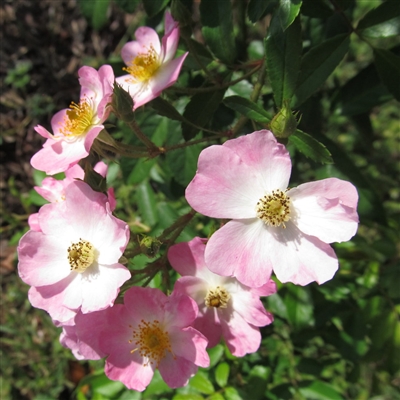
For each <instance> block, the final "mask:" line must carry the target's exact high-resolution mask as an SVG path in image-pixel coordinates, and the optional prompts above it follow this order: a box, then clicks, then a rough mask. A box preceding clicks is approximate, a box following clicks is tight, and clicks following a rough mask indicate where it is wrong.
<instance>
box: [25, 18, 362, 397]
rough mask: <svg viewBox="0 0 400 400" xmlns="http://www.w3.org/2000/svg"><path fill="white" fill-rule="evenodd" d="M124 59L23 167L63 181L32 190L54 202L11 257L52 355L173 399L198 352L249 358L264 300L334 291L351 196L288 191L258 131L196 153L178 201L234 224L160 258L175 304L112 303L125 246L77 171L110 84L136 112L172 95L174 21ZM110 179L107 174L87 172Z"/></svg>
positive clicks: (84, 71)
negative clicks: (64, 353) (92, 363)
mask: <svg viewBox="0 0 400 400" xmlns="http://www.w3.org/2000/svg"><path fill="white" fill-rule="evenodd" d="M136 39H137V41H132V42H129V43H127V44H126V45H125V46H124V47H123V49H122V58H123V59H124V61H125V63H126V64H127V68H126V71H127V72H128V73H129V74H128V75H125V76H122V77H119V78H116V79H115V78H114V74H113V71H112V69H111V67H110V66H108V65H104V66H102V67H101V68H100V69H99V71H96V70H94V69H93V68H91V67H82V68H81V69H80V70H79V80H80V84H81V87H82V90H81V98H80V102H79V103H72V104H71V106H70V108H69V109H66V110H62V111H60V112H58V113H57V114H55V116H54V117H53V119H52V121H51V124H52V128H53V134H51V133H49V132H48V131H47V130H46V129H44V128H43V127H41V126H38V127H36V131H37V132H38V133H39V134H40V135H42V136H43V137H45V138H46V139H47V141H46V142H45V144H44V145H43V149H41V150H40V151H39V152H38V153H37V154H35V155H34V156H33V158H32V161H31V163H32V166H33V167H35V168H37V169H39V170H42V171H45V172H46V173H47V174H50V175H51V174H55V173H58V172H65V179H64V180H56V179H54V178H52V177H47V178H45V179H44V181H43V183H42V186H41V187H35V189H36V190H37V191H38V193H39V194H41V195H42V196H43V197H44V198H45V199H46V200H48V201H49V202H50V203H49V204H46V205H44V206H42V207H41V209H40V210H39V212H38V213H37V214H33V215H32V216H31V217H30V218H29V225H30V230H29V231H28V232H27V233H26V234H25V235H24V236H23V237H22V239H21V241H20V244H19V247H18V254H19V274H20V277H21V278H22V280H23V281H24V282H26V283H27V284H29V285H30V286H31V288H30V290H29V300H30V302H31V303H32V305H33V306H34V307H38V308H41V309H44V310H46V311H47V312H48V313H49V314H50V316H51V317H52V319H53V321H54V323H55V324H56V325H57V326H60V327H62V328H63V330H62V334H61V343H62V344H63V345H64V346H66V347H68V348H70V349H71V350H72V352H73V354H74V355H75V356H76V357H77V358H78V359H100V358H103V357H107V360H106V366H105V372H106V375H107V376H108V377H109V378H110V379H113V380H120V381H122V382H123V383H124V384H125V385H126V386H127V387H128V388H130V389H135V390H139V391H142V390H144V389H145V388H146V386H147V385H148V384H149V383H150V381H151V379H152V376H153V374H154V370H155V369H156V368H158V369H159V371H160V373H161V375H162V377H163V379H164V380H165V382H166V383H167V384H168V385H169V386H170V387H174V388H175V387H180V386H183V385H185V384H187V382H188V379H189V378H190V377H191V376H193V375H194V374H195V373H196V371H197V368H198V367H199V366H200V367H207V366H208V365H209V357H208V354H207V352H206V348H207V347H213V346H215V345H216V344H217V343H218V342H219V341H220V340H221V337H223V338H224V340H225V342H226V344H227V346H228V348H229V349H230V351H231V352H232V354H234V355H235V356H243V355H245V354H246V353H251V352H255V351H257V349H258V347H259V345H260V341H261V335H260V332H259V327H262V326H265V325H267V324H270V323H271V322H272V321H273V318H272V315H271V314H270V313H268V312H267V311H266V310H265V309H264V306H263V304H262V302H261V300H260V296H268V295H271V294H273V293H275V292H276V285H275V283H274V282H273V281H272V280H271V275H272V272H273V271H274V272H275V274H276V276H277V278H278V279H279V280H280V281H281V282H293V283H295V284H300V285H305V284H308V283H310V282H312V281H317V282H318V283H323V282H325V281H327V280H329V279H331V278H332V276H333V275H334V273H335V271H336V270H337V268H338V261H337V258H336V256H335V253H334V251H333V249H332V248H331V246H330V245H329V243H332V242H340V241H346V240H349V239H350V238H351V237H352V236H353V235H354V234H355V232H356V230H357V223H358V216H357V212H356V206H357V200H358V196H357V191H356V189H355V188H354V186H353V185H351V184H350V183H348V182H345V181H341V180H339V179H335V178H331V179H326V180H322V181H318V182H311V183H307V184H303V185H300V186H299V187H297V188H288V183H289V177H290V172H291V161H290V157H289V154H288V152H287V150H286V148H285V147H284V146H283V145H281V144H279V143H278V142H277V141H276V139H275V137H274V135H273V134H272V133H271V132H269V131H267V130H263V131H258V132H254V133H252V134H249V135H246V136H242V137H239V138H236V139H232V140H228V141H226V142H225V143H224V144H223V145H214V146H210V147H208V148H206V149H205V150H203V152H202V153H201V154H200V157H199V161H198V171H197V173H196V176H195V177H194V179H193V180H192V182H191V183H190V184H189V186H188V188H187V190H186V199H187V201H188V202H189V204H190V205H191V206H192V207H193V208H194V210H196V211H198V212H200V213H202V214H204V215H206V216H209V217H213V218H222V219H230V220H231V221H230V222H228V223H226V224H225V225H223V226H222V227H221V228H220V229H219V230H217V231H216V232H215V233H214V234H213V235H212V236H211V238H210V239H209V240H208V241H206V240H205V239H201V238H194V239H193V240H192V241H190V242H188V243H178V244H176V245H173V246H172V247H170V248H169V251H168V259H169V262H170V264H171V266H172V267H173V268H174V269H175V270H176V271H177V272H178V273H179V274H180V275H181V277H180V278H179V279H178V280H177V281H176V283H175V286H174V290H173V292H172V293H171V295H169V296H167V295H165V294H164V293H163V292H161V291H160V290H159V289H153V288H143V287H137V286H134V287H132V288H130V289H128V290H127V291H126V292H125V294H124V299H123V300H124V302H123V304H121V303H118V304H114V301H115V299H116V298H117V296H118V293H119V288H120V287H121V285H122V284H123V283H124V282H126V281H127V280H129V278H130V276H131V274H130V272H129V270H128V269H127V268H126V267H125V266H123V265H122V264H120V263H119V260H120V258H121V256H122V255H123V253H124V251H125V248H126V246H127V244H128V241H129V228H128V225H127V224H126V223H125V222H123V221H121V220H120V219H118V218H116V217H115V216H114V215H113V214H112V212H113V210H114V209H115V204H116V200H115V196H114V192H113V190H112V189H109V190H108V192H107V195H106V194H104V193H100V192H96V191H94V190H93V189H92V188H91V187H90V186H89V185H88V184H86V183H85V182H84V181H83V178H84V171H83V169H82V168H81V167H80V166H79V165H78V164H77V163H78V162H79V161H80V160H81V159H82V158H85V157H86V156H88V154H89V152H90V148H91V146H92V144H93V142H94V140H95V139H96V137H97V136H98V135H99V133H100V131H101V130H102V129H103V128H104V126H103V123H104V121H105V120H106V119H107V118H108V115H109V113H110V107H109V104H110V103H111V100H112V95H113V85H114V81H116V82H118V83H119V84H120V85H121V86H123V87H124V88H125V89H126V90H127V91H128V92H129V93H130V95H131V96H132V97H133V100H134V108H137V107H139V106H141V105H143V104H145V103H146V102H148V101H150V100H151V99H153V98H155V97H156V96H158V95H159V94H160V93H161V91H162V90H163V89H164V88H166V87H168V86H170V85H172V84H173V83H174V82H175V81H176V80H177V77H178V74H179V71H180V69H181V66H182V64H183V61H184V59H185V57H186V55H187V54H184V55H183V56H181V57H179V58H176V59H174V56H175V52H176V49H177V44H178V40H179V28H178V26H177V24H176V23H175V21H174V20H173V19H172V17H171V16H170V15H169V14H166V19H165V36H164V37H163V39H162V42H161V43H160V41H159V38H158V36H157V34H156V32H155V31H154V30H153V29H151V28H148V27H141V28H139V29H138V30H137V31H136ZM94 169H95V171H96V172H97V173H99V174H100V175H102V176H103V177H105V176H106V173H107V165H106V164H104V163H103V162H100V163H98V164H97V165H96V166H95V167H94Z"/></svg>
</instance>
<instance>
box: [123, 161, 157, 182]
mask: <svg viewBox="0 0 400 400" xmlns="http://www.w3.org/2000/svg"><path fill="white" fill-rule="evenodd" d="M156 162H157V160H156V159H155V158H150V159H148V158H139V160H138V162H137V163H136V165H135V166H134V167H133V169H132V172H131V173H130V174H129V176H128V179H127V181H126V183H127V184H128V185H137V184H138V183H140V182H143V181H144V180H145V179H146V178H147V177H148V176H149V173H150V170H151V169H152V168H153V166H154V164H155V163H156Z"/></svg>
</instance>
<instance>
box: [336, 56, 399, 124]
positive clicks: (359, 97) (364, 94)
mask: <svg viewBox="0 0 400 400" xmlns="http://www.w3.org/2000/svg"><path fill="white" fill-rule="evenodd" d="M390 99H392V95H391V94H390V93H389V91H388V90H387V89H386V87H385V85H384V84H383V83H382V81H381V79H380V78H379V76H378V72H377V70H376V67H375V65H374V64H370V65H368V66H367V67H366V68H364V69H362V70H361V71H360V72H359V73H358V74H357V75H356V76H354V77H353V78H351V79H350V80H349V81H347V82H346V84H345V85H344V86H342V87H341V88H340V90H339V92H338V94H337V95H336V97H335V102H334V107H333V108H334V109H336V110H338V111H339V112H340V113H341V114H342V115H348V116H351V115H357V114H362V113H365V112H368V111H370V110H371V108H373V107H375V106H377V105H380V104H382V103H385V102H386V101H388V100H390Z"/></svg>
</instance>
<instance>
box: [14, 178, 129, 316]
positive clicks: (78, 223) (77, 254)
mask: <svg viewBox="0 0 400 400" xmlns="http://www.w3.org/2000/svg"><path fill="white" fill-rule="evenodd" d="M38 224H39V226H40V229H41V230H40V231H33V230H31V231H28V232H27V233H26V234H25V235H24V236H23V237H22V238H21V240H20V243H19V246H18V256H19V264H18V271H19V275H20V277H21V279H22V280H23V281H24V282H25V283H27V284H28V285H31V286H32V287H31V288H30V290H29V300H30V302H31V304H32V305H33V306H34V307H37V308H42V309H44V310H46V311H47V312H48V313H49V314H50V316H51V317H52V318H53V319H54V320H56V321H58V322H59V323H60V324H64V323H68V321H70V320H71V319H72V318H73V317H74V316H75V315H76V313H77V312H78V311H79V310H81V311H82V313H90V312H93V311H96V310H101V309H104V308H107V307H109V306H111V305H113V303H114V300H115V298H116V297H117V295H118V292H119V287H120V286H121V285H122V284H123V283H124V282H125V281H126V280H128V279H129V278H130V272H129V271H128V269H127V268H125V267H124V266H123V265H121V264H119V262H118V260H119V258H120V257H121V256H122V253H123V252H124V250H125V247H126V245H127V243H128V240H129V228H128V225H127V224H126V223H125V222H123V221H121V220H119V219H117V218H116V217H114V216H113V215H112V214H111V210H110V206H109V202H108V199H107V196H105V195H104V194H102V193H98V192H95V191H93V190H92V189H91V188H90V186H89V185H87V184H86V183H85V182H81V181H75V182H72V183H70V184H69V185H68V187H67V190H66V191H65V201H64V202H63V203H62V204H60V203H51V204H47V205H45V206H43V207H42V208H41V209H40V210H39V215H38Z"/></svg>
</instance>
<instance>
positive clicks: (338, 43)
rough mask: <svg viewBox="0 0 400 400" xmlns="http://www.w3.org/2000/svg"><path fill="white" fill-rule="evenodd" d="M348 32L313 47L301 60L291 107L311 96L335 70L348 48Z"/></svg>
mask: <svg viewBox="0 0 400 400" xmlns="http://www.w3.org/2000/svg"><path fill="white" fill-rule="evenodd" d="M349 44H350V39H349V34H347V33H345V34H341V35H337V36H335V37H333V38H331V39H328V40H326V41H325V42H323V43H321V44H319V45H318V46H315V47H313V48H312V49H311V50H310V51H308V52H307V53H306V54H305V55H304V57H303V58H302V60H301V69H300V76H299V79H298V82H297V87H296V92H295V95H294V99H293V102H292V105H293V108H296V107H298V106H299V105H300V104H302V103H303V102H304V101H305V100H306V99H307V98H308V97H309V96H311V95H312V94H313V93H314V92H315V91H316V90H317V89H318V88H319V87H320V86H321V85H322V84H323V83H324V82H325V81H326V79H327V78H328V77H329V75H330V74H331V73H332V72H333V71H334V70H335V68H336V67H337V66H338V65H339V63H340V62H341V61H342V59H343V57H344V56H345V54H346V53H347V51H348V49H349Z"/></svg>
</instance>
